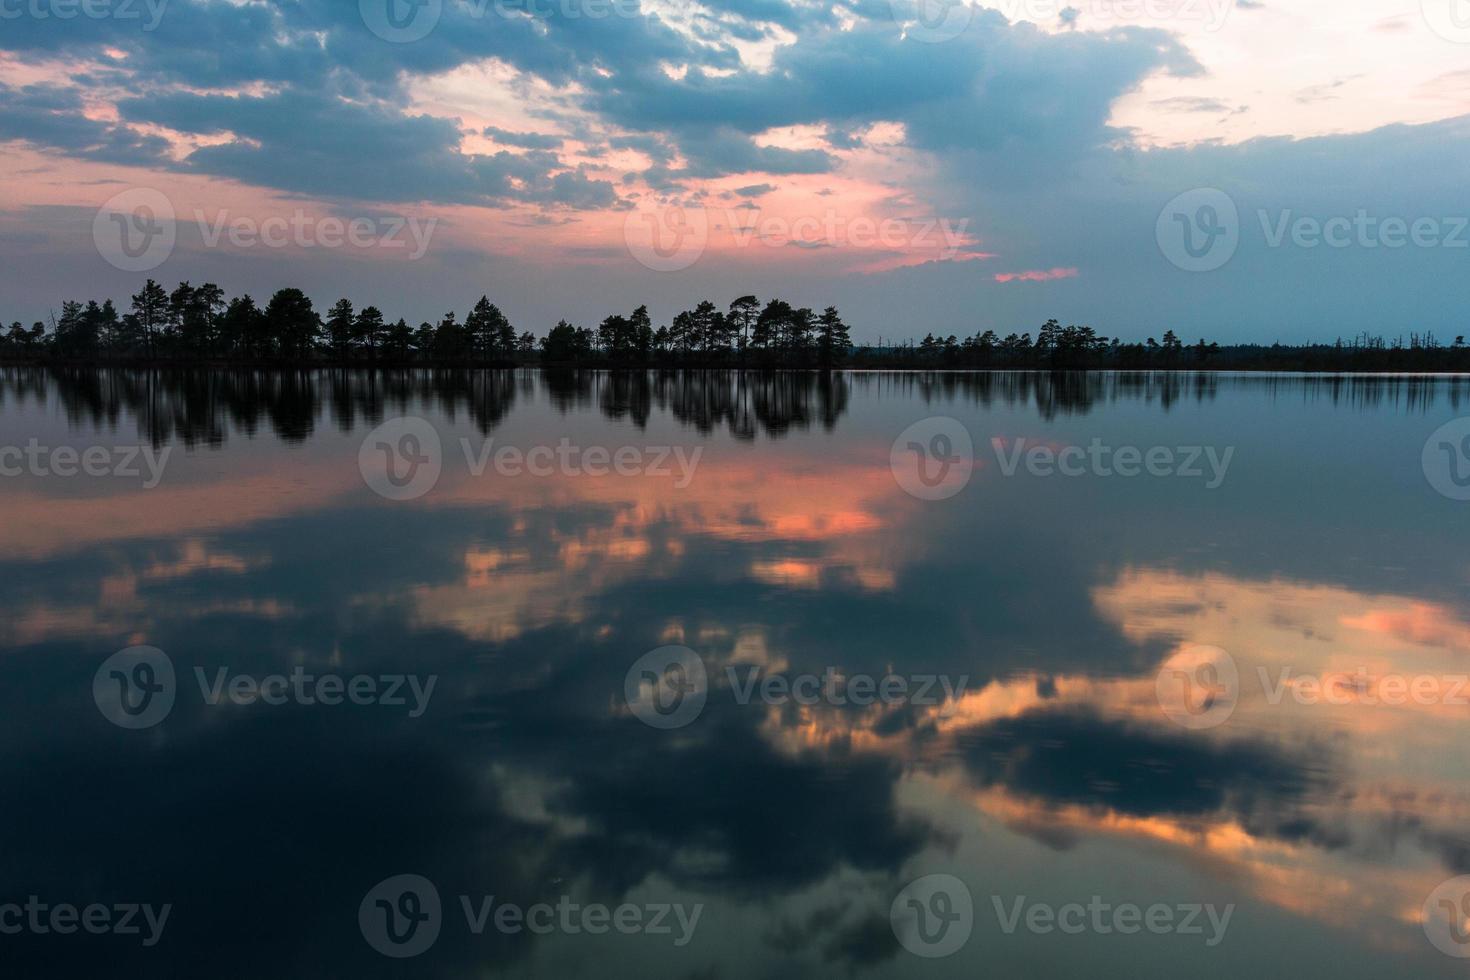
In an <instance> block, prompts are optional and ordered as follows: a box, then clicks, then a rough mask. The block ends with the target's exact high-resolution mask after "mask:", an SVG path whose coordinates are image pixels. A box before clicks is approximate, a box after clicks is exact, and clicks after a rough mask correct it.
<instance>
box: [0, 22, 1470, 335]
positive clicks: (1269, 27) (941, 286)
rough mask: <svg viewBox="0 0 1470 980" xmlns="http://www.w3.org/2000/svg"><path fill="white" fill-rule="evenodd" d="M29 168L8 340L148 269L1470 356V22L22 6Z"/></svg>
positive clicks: (560, 310)
mask: <svg viewBox="0 0 1470 980" xmlns="http://www.w3.org/2000/svg"><path fill="white" fill-rule="evenodd" d="M0 168H3V173H4V176H5V180H4V181H3V182H0V319H3V321H4V323H6V324H8V323H9V322H11V321H12V320H21V321H24V322H25V323H26V324H29V323H30V322H31V321H33V320H37V319H42V318H44V317H46V316H47V315H48V313H49V312H51V311H54V310H59V307H60V303H61V301H62V300H64V299H87V298H98V299H101V298H105V297H111V298H113V299H114V300H116V301H118V302H120V303H121V304H122V305H123V306H126V301H127V297H128V295H129V294H130V293H132V292H134V291H136V289H137V287H138V286H139V285H140V284H141V282H142V280H143V279H144V278H146V277H149V276H151V277H153V278H156V279H159V280H160V281H163V282H165V283H166V284H173V283H176V282H178V281H180V280H190V281H193V282H194V283H195V284H198V283H199V282H202V281H214V282H217V283H219V284H220V285H221V286H223V287H224V288H225V289H226V291H227V292H229V293H231V294H234V293H239V292H250V293H252V294H253V295H255V296H256V298H257V299H261V300H263V299H264V298H265V297H266V296H268V295H269V293H270V292H272V291H273V290H274V289H276V288H279V287H281V286H285V285H297V286H300V287H302V288H303V289H305V290H306V291H307V292H308V294H309V295H310V296H311V297H312V298H313V300H315V301H316V303H317V306H318V308H319V309H322V308H324V307H325V306H327V305H329V304H330V303H332V302H333V301H334V300H336V299H337V298H338V297H340V296H344V295H345V296H349V297H351V298H352V299H353V300H354V301H356V302H357V303H358V304H359V305H364V304H367V303H372V304H375V305H377V306H379V307H380V308H382V309H383V310H384V312H385V313H386V314H387V315H388V316H390V317H391V318H395V319H396V318H397V317H399V316H403V317H406V318H408V319H409V321H410V322H413V323H416V322H418V321H419V320H424V319H437V318H438V317H440V316H441V315H442V314H443V313H444V312H446V311H447V310H449V309H455V310H458V311H460V314H461V316H462V315H463V313H464V312H465V311H466V310H467V309H468V308H469V306H470V305H472V303H473V302H474V300H475V299H477V298H478V297H479V296H480V295H481V294H482V293H488V294H489V295H490V296H491V298H492V299H493V300H495V301H496V302H497V303H499V305H500V306H501V307H502V308H503V309H504V310H505V311H506V313H507V314H508V315H509V316H510V318H511V320H512V322H513V323H514V324H515V325H516V326H517V328H519V329H521V330H532V331H534V332H536V333H537V334H544V333H545V331H546V329H547V328H548V327H549V326H551V325H552V324H553V323H554V322H555V321H556V320H557V319H559V318H562V317H566V318H568V319H571V320H573V321H574V322H578V323H582V324H586V325H595V323H596V322H597V321H598V320H600V319H601V318H602V317H603V316H605V315H607V314H608V313H611V312H626V311H628V310H631V309H632V308H633V307H635V306H637V305H639V304H640V303H647V304H648V305H649V307H650V310H651V312H652V314H653V317H654V320H655V322H656V323H666V322H668V320H669V319H670V318H671V317H672V316H673V314H674V313H676V312H677V311H678V310H680V309H683V308H685V307H687V306H692V305H693V304H694V303H696V302H697V301H698V300H700V299H703V298H709V299H713V300H714V301H715V302H716V303H718V304H720V305H721V306H723V305H725V304H727V303H728V302H729V301H730V300H731V299H733V298H735V297H736V296H738V295H740V294H742V293H755V294H756V295H758V296H760V297H761V298H763V299H764V298H768V297H770V296H772V295H781V296H784V297H786V298H788V299H790V300H791V301H792V302H794V303H798V304H800V305H806V306H813V307H818V308H820V307H821V306H825V305H828V304H836V305H837V306H839V307H840V308H841V309H842V311H843V313H844V315H845V317H846V318H847V319H848V320H849V322H851V323H852V324H853V328H854V329H853V337H854V340H855V341H857V342H859V343H866V342H873V341H875V340H877V339H878V338H879V337H880V336H882V337H884V338H908V337H913V336H922V335H923V334H924V333H926V332H928V331H931V330H932V331H934V332H936V333H940V334H949V333H955V334H959V335H961V336H964V335H969V334H973V333H975V332H976V331H978V330H983V329H994V330H996V331H998V332H1000V333H1001V334H1005V333H1008V332H1011V331H1013V330H1014V331H1017V332H1020V331H1031V332H1033V333H1034V332H1035V330H1036V327H1037V325H1038V324H1039V323H1040V322H1041V321H1042V320H1045V319H1046V318H1048V317H1057V318H1058V319H1060V320H1062V321H1063V322H1064V323H1065V322H1075V323H1086V324H1090V325H1092V326H1094V327H1096V328H1097V329H1098V331H1099V332H1100V333H1102V334H1105V335H1108V336H1118V337H1121V338H1123V339H1125V340H1141V339H1143V338H1144V337H1146V336H1150V335H1153V336H1158V335H1160V334H1161V333H1162V332H1163V331H1164V330H1166V329H1170V328H1172V329H1174V330H1175V331H1176V332H1178V333H1180V334H1181V335H1182V336H1183V337H1184V338H1185V339H1186V340H1188V341H1192V340H1194V339H1195V338H1197V337H1198V336H1200V335H1204V336H1208V337H1210V338H1212V339H1217V340H1220V341H1222V342H1230V341H1264V342H1268V343H1269V342H1271V341H1273V340H1278V339H1279V340H1281V341H1283V342H1295V341H1302V340H1327V341H1330V340H1332V339H1334V338H1336V337H1338V336H1343V337H1350V336H1352V335H1354V334H1357V333H1359V332H1361V331H1369V332H1372V333H1383V334H1387V335H1389V336H1390V337H1392V336H1396V335H1399V334H1404V335H1407V334H1408V333H1409V332H1411V331H1425V330H1429V331H1433V332H1434V333H1436V334H1437V335H1438V336H1439V337H1440V338H1441V340H1443V341H1446V342H1448V341H1452V340H1453V339H1454V337H1455V336H1456V335H1457V334H1470V316H1466V314H1465V310H1466V304H1467V301H1470V227H1467V225H1470V221H1467V217H1466V216H1467V215H1470V195H1467V194H1466V191H1465V188H1466V186H1467V177H1470V2H1467V0H1422V3H1421V2H1419V0H1083V2H1080V3H1075V2H1074V5H1073V6H1068V5H1067V4H1065V3H1062V2H1056V0H996V2H988V3H984V4H979V5H975V6H965V5H962V4H949V5H945V4H943V3H942V2H941V0H891V2H890V0H847V2H838V3H808V2H797V3H788V2H785V0H708V2H703V3H673V2H667V0H361V2H357V0H333V2H328V0H300V2H287V0H271V2H260V0H251V2H235V0H0ZM119 195H121V197H119ZM1181 195H1183V197H1181ZM160 201H161V202H162V206H161V207H160ZM140 202H141V203H142V204H145V205H147V208H148V210H147V211H146V212H139V211H138V210H137V208H138V206H139V204H140ZM1231 211H1233V212H1234V213H1233V214H1232V213H1230V212H1231ZM168 212H172V216H171V220H170V215H169V213H168ZM140 214H141V217H140ZM114 218H115V219H116V220H114ZM128 221H134V222H137V221H144V222H147V223H148V225H147V227H148V228H149V229H153V230H154V231H158V230H160V229H164V228H166V240H168V241H170V242H172V245H171V247H169V248H167V249H166V250H165V251H164V252H149V253H147V254H145V255H144V256H143V257H142V258H141V259H138V258H136V257H134V258H128V257H127V256H124V257H123V258H122V259H121V260H120V259H119V253H118V252H117V249H116V242H115V241H114V242H113V243H112V245H111V246H109V245H108V243H107V236H108V235H109V234H112V233H114V232H117V231H119V230H120V229H121V230H124V231H125V230H126V227H127V222H128ZM118 222H122V223H121V224H119V223H118ZM137 227H139V228H141V227H143V226H142V225H137ZM1195 233H1198V234H1199V235H1200V236H1201V237H1200V238H1199V239H1198V241H1195V237H1194V236H1195ZM1171 236H1172V237H1171ZM1181 236H1182V237H1181ZM1184 239H1188V240H1184ZM152 240H153V239H149V241H152ZM1196 246H1198V247H1199V248H1204V250H1205V254H1204V255H1203V257H1201V255H1200V254H1198V249H1196ZM1206 246H1208V247H1207V248H1206ZM1191 249H1195V251H1191ZM130 264H131V265H132V266H133V267H132V268H128V266H129V265H130Z"/></svg>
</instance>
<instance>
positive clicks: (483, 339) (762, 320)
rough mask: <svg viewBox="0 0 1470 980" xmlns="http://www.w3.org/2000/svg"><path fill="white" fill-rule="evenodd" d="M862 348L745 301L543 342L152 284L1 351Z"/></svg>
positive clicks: (821, 320)
mask: <svg viewBox="0 0 1470 980" xmlns="http://www.w3.org/2000/svg"><path fill="white" fill-rule="evenodd" d="M851 347H852V340H851V338H850V337H849V334H848V328H847V324H845V323H844V322H843V321H842V316H841V314H839V313H838V311H837V308H836V307H832V306H829V307H827V308H826V309H825V310H823V311H822V312H821V313H815V312H813V311H812V310H810V309H808V308H805V307H800V308H797V307H793V306H792V305H791V304H790V303H788V302H786V301H785V300H781V299H772V300H770V301H768V302H766V303H764V304H762V303H761V301H760V300H758V299H757V298H756V297H754V296H741V297H739V298H738V299H736V300H735V301H734V302H732V303H731V304H730V305H729V307H728V308H727V309H720V308H718V307H717V306H716V305H715V304H714V303H712V302H709V301H708V300H706V301H704V302H701V303H699V304H698V305H697V306H696V307H695V308H694V309H692V310H685V311H684V312H681V313H679V314H678V315H677V316H675V317H674V319H673V321H672V322H671V323H669V324H668V325H666V326H659V327H657V328H655V327H654V325H653V321H652V318H651V317H650V316H649V313H648V307H647V306H640V307H638V308H637V309H636V310H634V311H632V313H630V314H627V315H621V314H615V315H612V316H609V317H607V318H606V319H604V320H603V321H602V323H601V324H599V325H598V326H597V327H596V328H588V327H581V326H576V325H574V324H571V323H568V322H567V321H566V320H562V321H560V322H559V323H557V324H556V326H554V327H552V328H551V329H550V330H549V331H548V332H547V334H546V336H544V337H540V338H537V337H536V335H535V334H533V333H531V332H530V331H524V332H520V331H517V329H516V328H515V327H514V326H513V325H512V324H511V322H510V320H509V319H508V318H507V317H506V315H505V314H504V313H503V312H501V310H500V308H499V307H497V306H496V305H495V304H494V303H492V302H490V299H489V297H488V296H481V297H480V300H479V302H477V303H476V304H475V305H474V307H473V309H471V310H470V312H469V314H468V315H467V316H465V318H464V319H463V320H462V321H461V320H460V319H459V317H458V315H457V314H456V313H455V312H454V311H450V312H448V313H446V314H444V316H443V317H442V318H441V319H440V320H439V322H438V323H429V322H427V321H426V322H423V323H420V324H419V325H418V326H417V327H410V326H409V324H408V322H407V321H406V320H404V319H402V318H400V319H399V320H398V321H397V322H394V323H390V322H388V320H387V318H386V317H385V316H384V315H383V312H382V311H381V310H379V309H378V308H377V307H375V306H365V307H362V308H361V309H357V308H356V307H355V306H354V305H353V303H352V301H351V300H349V299H340V300H338V301H337V302H336V303H335V304H333V306H332V307H331V308H330V309H328V310H327V311H326V312H325V313H318V312H317V310H316V309H315V308H314V307H313V305H312V302H311V299H310V298H309V297H308V296H307V295H306V294H305V293H304V292H302V291H301V290H299V289H295V288H286V289H281V290H279V291H277V292H276V293H275V295H273V296H272V297H271V298H270V301H269V302H267V303H266V304H265V306H264V307H261V306H260V305H258V304H257V303H256V301H255V300H254V299H252V298H251V297H250V296H249V294H246V295H242V296H237V297H235V298H233V299H229V300H226V298H225V293H224V290H222V289H221V288H220V287H219V286H217V285H215V284H214V283H204V284H203V285H201V286H194V285H191V284H190V283H188V282H181V283H179V285H178V286H177V287H176V288H174V289H173V290H172V291H170V290H168V289H165V288H164V287H163V286H162V285H160V284H159V283H157V282H155V281H154V280H152V279H149V280H148V281H147V283H145V284H144V286H143V288H142V289H141V290H140V291H139V292H138V293H137V294H135V295H134V296H133V297H132V298H131V307H130V308H129V309H128V311H127V312H120V311H119V310H118V309H117V307H116V306H115V305H114V304H113V302H112V301H111V300H105V301H103V302H101V303H98V302H97V301H96V300H89V301H88V302H86V303H82V302H79V301H74V300H68V301H67V302H64V303H63V304H62V305H61V313H60V315H59V316H54V317H53V322H52V324H51V328H50V329H49V330H48V329H47V325H46V324H44V323H36V324H34V325H33V326H32V327H31V328H30V329H29V330H27V329H26V328H24V327H23V326H22V325H21V324H20V323H19V322H15V323H13V324H12V325H11V326H10V329H9V331H7V332H4V333H3V334H0V353H3V354H5V355H8V356H11V357H20V358H25V359H38V360H45V359H54V360H67V361H92V360H140V361H178V362H189V361H210V360H217V361H226V362H250V363H268V362H284V363H292V364H301V363H302V362H322V363H338V364H347V363H382V364H415V363H418V364H432V365H439V366H468V365H507V364H516V363H525V362H527V361H530V360H534V359H536V358H538V357H539V359H540V360H541V361H543V362H546V363H553V364H583V363H597V362H605V363H648V362H675V363H689V364H695V363H698V364H735V363H741V364H744V363H753V364H776V365H789V366H810V365H822V366H831V365H836V364H840V363H842V361H843V360H845V359H846V357H847V355H848V352H849V351H850V349H851Z"/></svg>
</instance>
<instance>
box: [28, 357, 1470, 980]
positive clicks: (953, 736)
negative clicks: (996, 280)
mask: <svg viewBox="0 0 1470 980" xmlns="http://www.w3.org/2000/svg"><path fill="white" fill-rule="evenodd" d="M1467 413H1470V381H1466V380H1456V379H1440V380H1429V381H1426V380H1422V379H1420V380H1416V379H1409V378H1391V379H1368V378H1339V379H1330V380H1329V379H1303V378H1291V377H1279V376H1270V377H1263V376H1211V375H1193V374H1172V375H1166V374H1152V375H1091V376H1048V375H1035V374H990V375H964V374H881V373H876V374H846V375H843V374H838V375H830V376H829V375H817V374H791V375H777V376H770V375H767V376H748V375H747V376H742V375H738V374H733V373H732V374H721V373H684V374H679V373H673V374H655V373H649V374H601V373H591V372H578V373H566V374H543V373H538V372H532V371H521V372H498V373H497V372H484V373H473V374H457V375H433V374H429V373H410V374H392V375H379V376H373V375H369V374H366V373H356V374H342V373H329V372H320V373H302V374H294V375H293V374H254V373H194V374H147V373H141V372H137V373H127V372H122V373H109V372H82V373H77V374H67V375H55V374H47V373H41V372H32V371H20V370H14V369H11V370H8V371H6V372H3V373H0V447H3V452H0V468H3V470H4V472H5V474H6V475H5V476H4V477H3V478H0V515H3V519H0V561H3V563H4V565H3V581H4V582H5V585H6V587H5V589H4V592H3V602H4V615H3V616H0V650H3V656H4V661H3V662H4V677H5V682H4V683H3V684H0V734H3V740H0V745H3V749H0V752H3V756H0V765H3V766H4V772H3V774H0V776H3V785H4V786H5V788H6V789H5V792H4V795H3V802H0V841H3V847H0V933H3V934H0V955H3V957H4V960H5V962H6V964H7V967H8V968H9V969H8V970H7V972H11V973H12V975H15V976H130V977H131V976H137V977H185V976H187V977H205V976H218V977H273V978H274V977H364V976H425V977H440V976H445V977H447V976H471V975H476V976H486V975H493V976H528V977H530V976H534V977H555V978H565V977H575V976H597V977H639V978H642V977H649V976H658V977H664V976H667V977H681V978H682V977H688V978H695V977H711V978H713V977H786V976H791V977H795V976H831V977H844V978H845V977H853V976H862V977H912V976H934V977H965V978H971V980H973V978H977V977H1060V976H1083V975H1086V976H1128V977H1144V976H1146V977H1173V976H1178V975H1181V974H1182V973H1186V972H1187V975H1191V976H1204V977H1237V976H1241V975H1248V976H1256V977H1297V976H1322V975H1331V976H1336V977H1344V978H1345V977H1374V978H1377V977H1382V976H1391V975H1404V976H1416V977H1420V976H1423V977H1430V976H1446V977H1448V976H1461V975H1463V973H1464V968H1465V964H1464V962H1462V961H1461V960H1460V959H1458V958H1457V956H1464V955H1466V954H1470V932H1467V931H1466V925H1467V919H1470V900H1467V899H1466V895H1467V893H1470V880H1465V881H1456V879H1457V878H1458V876H1460V875H1462V874H1466V873H1470V756H1467V752H1466V746H1467V745H1470V684H1466V683H1465V675H1466V674H1467V673H1470V593H1467V585H1470V521H1467V518H1470V503H1467V502H1465V501H1463V500H1460V499H1456V498H1457V497H1458V496H1470V487H1465V486H1462V483H1464V484H1470V479H1464V478H1463V477H1462V473H1461V469H1460V466H1461V464H1464V466H1465V472H1466V473H1470V456H1466V457H1465V458H1461V457H1462V456H1464V455H1465V451H1466V450H1470V441H1462V439H1463V438H1464V437H1466V436H1470V422H1467V423H1465V428H1464V431H1461V430H1460V429H1459V428H1457V427H1455V426H1453V425H1452V426H1451V427H1450V428H1448V429H1446V430H1444V431H1443V432H1440V433H1438V434H1436V430H1438V429H1439V428H1440V427H1441V426H1442V425H1444V424H1445V423H1450V422H1452V421H1453V420H1455V419H1457V418H1460V417H1461V416H1463V415H1466V414H1467ZM32 440H34V441H32ZM967 443H968V445H967ZM63 447H66V448H63ZM139 447H142V448H141V449H140V448H139ZM1069 447H1073V448H1069ZM68 449H70V450H75V452H74V453H73V452H69V451H67V450H68ZM88 471H90V474H91V475H89V474H88ZM1128 474H1132V475H1128ZM140 648H141V649H140ZM934 876H939V877H934ZM6 903H11V904H9V905H7V904H6ZM132 906H138V907H139V908H138V910H137V911H136V912H133V913H130V912H129V911H128V909H129V908H130V907H132ZM89 907H90V908H89ZM67 909H70V911H67ZM165 915H166V916H167V917H166V919H165V918H164V916H165Z"/></svg>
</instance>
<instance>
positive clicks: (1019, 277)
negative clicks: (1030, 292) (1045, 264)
mask: <svg viewBox="0 0 1470 980" xmlns="http://www.w3.org/2000/svg"><path fill="white" fill-rule="evenodd" d="M1076 277H1077V270H1076V268H1074V267H1068V268H1065V269H1063V268H1060V267H1059V268H1056V269H1028V270H1027V271H1025V272H997V273H996V274H995V281H996V282H1047V281H1048V280H1051V279H1075V278H1076Z"/></svg>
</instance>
